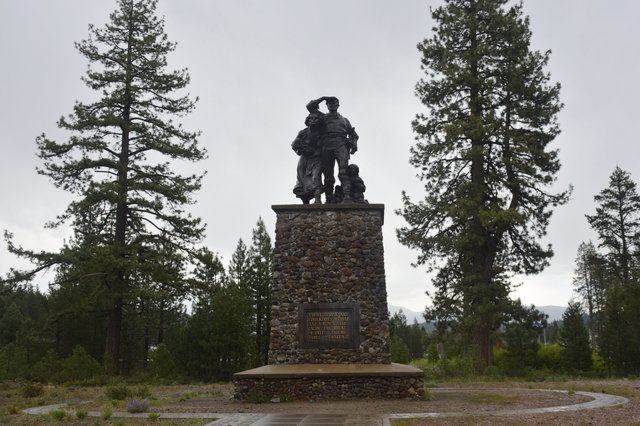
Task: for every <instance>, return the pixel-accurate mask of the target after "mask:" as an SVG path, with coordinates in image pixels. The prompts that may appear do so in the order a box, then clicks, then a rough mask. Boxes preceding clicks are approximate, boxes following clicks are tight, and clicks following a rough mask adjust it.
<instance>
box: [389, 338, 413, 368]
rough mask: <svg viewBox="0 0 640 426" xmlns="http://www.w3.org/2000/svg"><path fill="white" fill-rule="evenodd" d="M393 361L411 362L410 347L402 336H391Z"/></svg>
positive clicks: (399, 362)
mask: <svg viewBox="0 0 640 426" xmlns="http://www.w3.org/2000/svg"><path fill="white" fill-rule="evenodd" d="M391 362H397V363H398V364H407V363H409V347H408V346H407V344H406V343H405V342H404V340H402V338H401V337H400V336H392V337H391Z"/></svg>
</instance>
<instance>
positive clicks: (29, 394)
mask: <svg viewBox="0 0 640 426" xmlns="http://www.w3.org/2000/svg"><path fill="white" fill-rule="evenodd" d="M20 393H21V394H22V396H24V397H25V398H35V397H36V396H42V395H43V394H44V388H43V387H42V385H41V384H40V383H33V382H29V383H27V384H25V385H24V386H22V389H20Z"/></svg>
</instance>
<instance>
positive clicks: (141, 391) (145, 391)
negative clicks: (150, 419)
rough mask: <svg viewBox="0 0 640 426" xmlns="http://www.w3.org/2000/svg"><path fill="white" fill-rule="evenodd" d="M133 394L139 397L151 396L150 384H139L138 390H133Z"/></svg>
mask: <svg viewBox="0 0 640 426" xmlns="http://www.w3.org/2000/svg"><path fill="white" fill-rule="evenodd" d="M133 396H137V397H138V398H149V397H150V396H151V391H150V390H149V386H146V385H142V386H138V387H137V388H136V390H135V391H134V392H133Z"/></svg>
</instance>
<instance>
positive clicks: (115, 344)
mask: <svg viewBox="0 0 640 426" xmlns="http://www.w3.org/2000/svg"><path fill="white" fill-rule="evenodd" d="M121 330H122V299H121V298H116V299H114V300H113V301H112V304H111V308H110V310H109V324H108V326H107V342H106V348H105V354H106V356H107V362H109V363H110V365H109V369H112V371H111V373H114V374H118V373H120V335H121Z"/></svg>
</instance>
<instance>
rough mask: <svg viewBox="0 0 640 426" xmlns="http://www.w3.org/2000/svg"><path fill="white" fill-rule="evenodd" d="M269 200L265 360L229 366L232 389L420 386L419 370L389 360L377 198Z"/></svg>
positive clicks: (404, 391)
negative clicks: (273, 217) (240, 368)
mask: <svg viewBox="0 0 640 426" xmlns="http://www.w3.org/2000/svg"><path fill="white" fill-rule="evenodd" d="M272 208H273V210H274V211H275V212H276V214H277V222H276V242H275V250H274V273H273V278H274V281H273V289H272V300H273V305H272V310H271V336H270V346H269V365H268V366H264V367H260V368H258V369H253V370H248V371H245V372H241V373H237V374H235V375H234V382H235V386H236V398H239V399H244V398H246V397H247V395H250V394H252V393H261V394H263V395H266V396H272V395H273V396H275V395H287V396H292V397H294V398H298V399H321V398H339V397H376V396H377V397H419V396H421V395H423V393H424V387H423V384H422V372H421V371H420V370H418V369H415V368H413V367H409V366H401V365H398V364H391V363H390V358H391V357H390V349H389V318H388V311H387V292H386V285H385V274H384V250H383V244H382V225H383V221H384V205H382V204H329V205H323V204H314V205H275V206H272Z"/></svg>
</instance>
